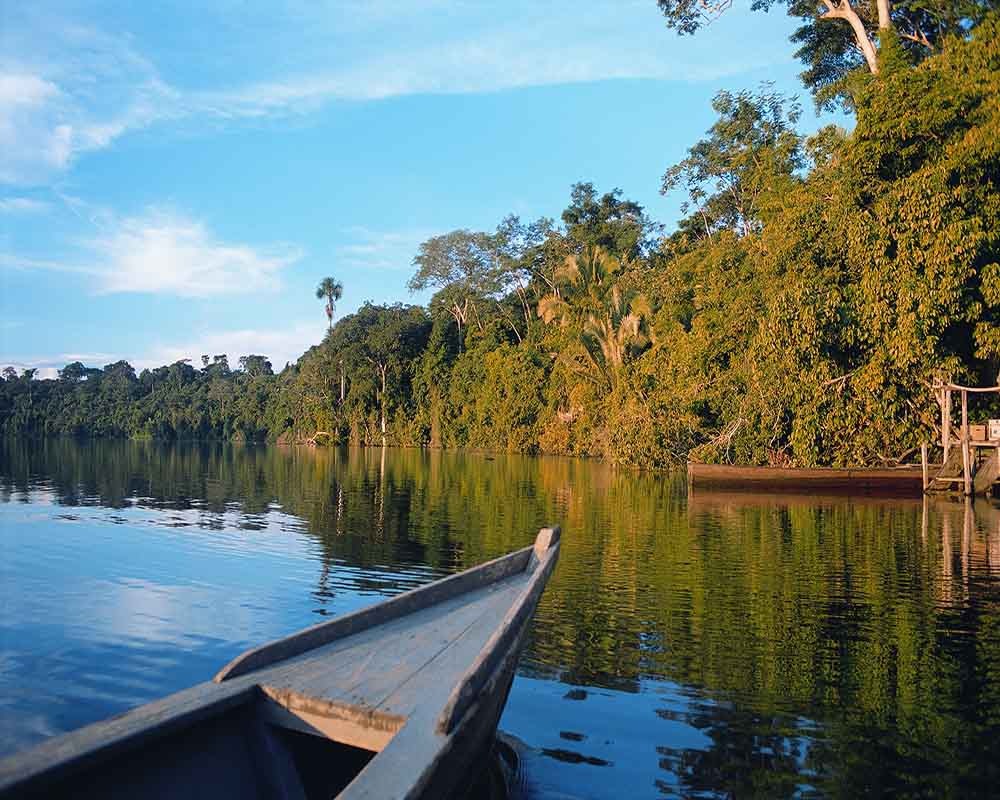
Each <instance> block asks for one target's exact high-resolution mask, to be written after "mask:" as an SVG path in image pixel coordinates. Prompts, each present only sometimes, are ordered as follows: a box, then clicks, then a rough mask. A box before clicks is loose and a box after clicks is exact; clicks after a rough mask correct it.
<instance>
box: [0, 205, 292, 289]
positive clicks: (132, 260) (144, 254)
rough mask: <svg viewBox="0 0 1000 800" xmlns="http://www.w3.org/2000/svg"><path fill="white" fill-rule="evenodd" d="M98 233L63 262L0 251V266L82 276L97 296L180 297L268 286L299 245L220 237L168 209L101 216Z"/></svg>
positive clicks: (273, 285)
mask: <svg viewBox="0 0 1000 800" xmlns="http://www.w3.org/2000/svg"><path fill="white" fill-rule="evenodd" d="M99 222H100V225H101V228H102V232H101V233H100V234H98V235H97V236H94V237H91V238H88V239H84V240H82V241H81V242H79V246H80V247H79V251H78V252H77V253H76V254H74V255H72V256H70V257H67V258H65V259H39V258H31V257H26V256H20V255H16V254H10V253H0V267H3V268H5V269H14V270H37V271H45V272H65V273H75V274H79V275H82V276H86V277H88V278H89V279H90V280H91V286H92V289H93V291H94V292H95V293H97V294H115V293H144V294H167V295H175V296H180V297H207V296H211V295H227V294H244V293H248V292H258V291H262V290H271V289H275V288H277V287H278V286H279V285H280V273H281V271H282V270H284V269H285V268H286V267H288V266H289V265H291V264H293V263H295V262H296V261H298V260H299V259H300V258H301V255H302V254H301V252H300V251H299V249H298V248H296V247H294V246H291V245H278V246H272V247H268V248H258V247H252V246H250V245H247V244H235V243H232V242H226V241H223V240H221V239H219V238H218V237H217V236H216V235H215V234H213V233H212V232H211V231H210V230H209V229H208V227H207V226H206V225H205V224H204V223H203V222H201V221H199V220H196V219H193V218H191V217H190V216H188V215H186V214H184V213H182V212H179V211H175V210H169V209H156V208H154V209H149V210H148V211H147V212H146V213H144V214H142V215H140V216H137V217H125V218H121V219H119V218H116V217H113V216H111V215H109V214H106V215H105V216H104V217H102V218H101V219H100V220H99Z"/></svg>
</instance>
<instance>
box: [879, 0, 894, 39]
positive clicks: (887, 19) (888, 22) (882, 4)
mask: <svg viewBox="0 0 1000 800" xmlns="http://www.w3.org/2000/svg"><path fill="white" fill-rule="evenodd" d="M876 4H877V6H878V28H879V30H880V31H884V30H888V29H889V28H891V27H892V17H891V16H890V12H891V11H892V5H891V3H890V0H877V3H876Z"/></svg>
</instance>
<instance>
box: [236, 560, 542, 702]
mask: <svg viewBox="0 0 1000 800" xmlns="http://www.w3.org/2000/svg"><path fill="white" fill-rule="evenodd" d="M529 580H530V574H529V573H518V574H517V575H514V576H511V577H509V578H506V579H504V580H502V581H499V582H497V583H495V584H491V585H489V586H486V587H484V588H482V589H479V590H476V591H475V592H470V593H468V594H466V595H462V596H461V597H458V598H453V599H452V600H449V601H446V602H444V603H439V604H436V605H434V606H430V607H428V608H426V609H423V610H422V611H419V612H417V613H415V614H412V615H409V616H408V617H406V618H405V619H401V620H396V621H393V622H391V623H387V624H385V625H381V626H379V627H378V628H374V629H370V630H368V631H364V632H361V633H359V634H356V635H355V636H351V637H349V638H347V639H343V640H339V641H337V642H333V643H331V644H329V645H326V646H324V647H321V648H317V649H316V650H314V651H311V652H310V653H308V654H305V655H303V656H299V657H297V658H295V659H292V660H291V661H289V662H285V663H282V664H280V665H275V666H273V667H267V668H264V669H262V670H260V671H258V672H255V673H254V675H253V677H254V678H255V679H256V681H257V682H258V683H259V684H260V685H261V686H262V688H263V689H264V691H265V692H266V693H267V694H268V696H270V697H271V698H272V699H275V700H277V701H278V702H280V703H282V704H283V705H286V706H287V707H290V708H295V707H302V708H307V709H308V710H310V711H312V712H314V713H322V708H323V704H324V703H328V704H330V706H331V708H338V709H343V707H345V706H350V707H354V708H356V709H357V710H358V712H361V713H364V712H368V711H376V710H377V711H379V712H382V713H383V714H384V715H388V716H391V717H397V718H405V717H407V716H408V715H409V714H410V713H411V712H412V710H413V708H414V707H415V706H416V704H417V703H416V701H417V699H418V697H417V696H412V695H411V696H410V700H409V701H408V702H404V701H402V700H400V699H397V700H396V701H394V702H393V703H392V705H391V710H385V709H384V708H382V706H384V705H385V704H384V701H385V700H386V699H388V698H389V697H390V696H393V695H394V694H395V693H396V692H397V691H398V690H399V689H400V688H401V687H402V686H404V685H405V684H407V683H408V682H410V681H411V680H412V679H413V677H414V676H415V675H417V674H418V673H420V672H421V671H425V670H430V671H432V672H433V673H434V674H435V681H432V682H436V683H437V684H439V685H441V686H442V687H443V688H444V689H445V697H446V696H447V690H448V689H450V688H451V686H452V685H453V683H454V681H455V679H457V678H458V677H460V676H461V675H462V673H463V672H464V671H465V670H466V669H468V667H469V666H470V665H471V664H472V662H473V661H474V660H475V658H476V656H477V655H478V654H479V652H480V651H481V649H482V647H483V645H484V644H485V643H486V641H487V639H488V638H489V636H490V634H491V633H492V631H493V630H494V629H495V628H496V624H497V622H498V621H499V620H500V619H501V618H502V617H503V615H504V614H505V613H506V611H507V610H508V609H509V608H510V606H511V604H512V602H514V600H515V598H516V597H517V596H518V594H519V593H520V592H522V591H523V590H524V588H525V586H526V585H527V583H528V581H529ZM445 654H447V657H446V658H443V656H444V655H445ZM444 666H446V667H447V668H446V669H444V670H443V669H442V667H444ZM403 696H406V695H405V693H404V694H403ZM422 699H426V698H422Z"/></svg>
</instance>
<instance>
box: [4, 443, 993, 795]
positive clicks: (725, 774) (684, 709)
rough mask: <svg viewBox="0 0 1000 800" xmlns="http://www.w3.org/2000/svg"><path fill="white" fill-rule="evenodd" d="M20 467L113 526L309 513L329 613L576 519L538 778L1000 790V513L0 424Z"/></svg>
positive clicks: (937, 791)
mask: <svg viewBox="0 0 1000 800" xmlns="http://www.w3.org/2000/svg"><path fill="white" fill-rule="evenodd" d="M0 465H2V471H0V493H2V496H0V499H2V500H3V501H6V502H11V503H18V502H26V503H30V502H32V497H33V493H37V492H38V491H39V490H40V488H44V489H45V490H46V491H48V492H51V493H52V495H53V496H54V497H55V499H56V502H57V503H59V504H60V505H62V506H69V507H77V509H78V510H77V511H75V512H73V513H81V514H82V513H84V510H86V509H87V508H93V509H96V510H101V509H104V511H103V512H102V513H104V514H105V516H104V520H105V521H107V522H118V523H120V522H122V520H123V519H125V516H123V515H125V514H127V511H126V510H127V509H146V510H148V511H149V512H150V514H151V515H153V516H152V517H151V518H153V519H155V520H157V521H158V522H157V524H178V525H191V526H194V527H196V528H200V529H204V530H206V531H213V530H222V529H224V528H228V527H232V526H233V525H235V526H237V527H238V528H239V530H241V531H244V532H245V534H246V536H247V539H246V546H247V547H252V546H253V541H254V540H253V538H252V537H253V535H254V532H255V531H259V530H262V529H264V528H268V529H270V528H269V526H273V525H275V524H276V522H275V520H277V519H279V517H280V518H281V519H285V518H287V517H292V518H295V519H296V520H300V521H301V523H296V526H295V531H290V535H291V534H292V533H295V534H296V535H298V534H302V535H305V536H308V537H309V538H310V540H311V542H312V545H313V546H314V550H315V553H316V558H317V560H318V562H319V569H318V571H317V579H316V583H315V585H314V586H311V587H310V588H309V590H308V594H307V596H306V597H304V598H303V608H306V607H308V609H309V611H311V612H313V613H317V612H318V613H340V610H341V609H342V605H341V603H342V601H343V600H344V598H345V596H346V595H351V596H353V595H355V594H358V593H363V594H366V595H367V594H370V593H377V594H391V593H394V592H398V591H402V590H404V589H406V588H409V587H410V586H412V585H413V583H414V581H416V580H429V579H431V578H433V577H434V576H436V575H441V574H444V573H447V572H451V571H454V570H458V569H462V568H465V567H467V566H471V565H473V564H475V563H479V562H482V561H484V560H486V559H488V558H492V557H494V556H497V555H499V554H501V553H503V552H507V551H509V550H511V549H514V548H516V547H520V546H523V545H525V544H527V543H529V542H530V541H531V539H532V537H533V535H534V532H535V531H536V530H537V529H538V528H539V527H540V526H541V525H543V524H545V523H547V522H550V521H554V522H558V523H560V524H561V525H562V526H563V530H564V539H563V553H562V557H561V562H560V566H559V568H558V570H557V572H556V574H555V575H554V577H553V580H552V582H551V584H550V586H549V588H548V590H547V592H546V594H545V596H544V598H543V601H542V604H541V606H540V607H539V610H538V614H537V618H536V623H535V626H534V628H533V632H532V636H531V639H530V641H529V644H528V647H527V650H526V652H525V656H524V658H523V659H522V663H521V669H520V673H519V674H520V677H519V679H518V681H517V682H516V683H515V686H514V690H513V692H512V695H511V701H510V706H509V709H508V713H507V715H506V716H505V719H504V723H503V724H504V727H505V728H507V729H508V730H511V732H512V733H514V734H516V735H517V736H519V737H520V738H521V739H522V740H524V742H525V746H526V747H527V748H529V749H530V750H531V752H532V753H533V754H534V755H533V756H531V757H530V758H529V766H530V768H531V769H532V770H535V771H536V772H535V774H534V776H533V779H534V782H535V784H536V785H537V786H549V787H552V786H553V785H554V784H555V783H558V786H559V787H560V789H559V790H560V791H563V792H565V793H566V794H569V795H572V796H580V797H591V796H594V797H596V796H608V795H607V793H608V792H614V793H615V796H630V797H631V796H649V795H650V794H653V795H656V794H660V795H662V794H666V795H682V796H692V797H700V796H728V797H791V796H808V795H810V794H821V795H825V796H826V795H832V796H843V797H848V796H851V797H853V796H861V795H870V794H898V795H908V796H953V797H968V796H974V795H988V794H990V793H991V792H992V791H993V790H994V787H995V786H998V785H1000V767H998V765H1000V736H998V735H997V734H998V733H1000V590H998V587H1000V512H998V511H997V510H996V509H995V508H993V507H992V506H987V505H984V504H982V503H979V504H977V506H976V507H975V508H972V507H968V506H964V505H962V504H952V503H947V502H936V503H933V504H929V505H928V504H923V503H921V502H920V501H889V500H875V499H864V498H861V499H858V498H855V499H843V498H822V497H811V496H810V497H795V496H791V497H789V496H785V497H780V496H779V497H774V496H772V497H766V496H763V497H762V496H752V495H751V496H747V495H732V494H706V495H694V496H692V497H691V498H689V497H688V494H687V487H686V484H685V482H684V480H683V479H682V478H671V477H667V476H661V475H640V474H634V473H629V472H618V471H615V470H613V469H611V468H609V467H606V466H603V465H600V464H595V463H590V462H584V461H573V460H568V459H555V458H551V459H550V458H540V459H531V458H522V457H507V456H496V457H492V456H491V457H486V456H481V455H477V454H454V453H442V452H437V451H418V450H382V449H371V450H324V449H305V448H301V449H300V448H279V447H260V448H254V447H241V446H235V445H212V446H198V445H175V446H164V445H159V444H154V443H148V442H133V443H120V442H119V443H89V444H88V443H74V442H69V441H44V442H30V443H24V442H4V443H2V444H0ZM108 509H111V510H112V511H110V512H109V511H107V510H108ZM64 511H65V509H64ZM114 515H117V518H115V519H113V518H112V517H113V516H114ZM281 515H285V516H281ZM234 519H235V520H236V522H234V521H233V520H234ZM281 524H285V523H281ZM345 593H346V595H345ZM307 621H308V620H307ZM665 693H667V694H669V695H670V697H671V698H672V699H671V702H670V703H669V704H665V703H664V702H663V700H662V698H663V697H664V696H665ZM563 734H566V735H563ZM546 770H548V771H549V772H548V773H546ZM530 778H532V776H530V775H529V779H530Z"/></svg>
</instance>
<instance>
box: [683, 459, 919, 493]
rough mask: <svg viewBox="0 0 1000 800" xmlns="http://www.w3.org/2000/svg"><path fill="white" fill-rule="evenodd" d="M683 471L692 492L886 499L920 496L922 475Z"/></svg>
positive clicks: (726, 468) (691, 467)
mask: <svg viewBox="0 0 1000 800" xmlns="http://www.w3.org/2000/svg"><path fill="white" fill-rule="evenodd" d="M687 472H688V485H689V486H691V487H692V488H694V489H722V490H727V491H750V492H787V493H800V494H816V493H826V494H839V495H850V494H858V495H882V496H889V497H920V496H922V495H923V493H924V484H923V472H922V470H921V468H920V467H919V466H916V467H909V466H904V467H891V468H885V469H828V468H816V469H797V468H790V467H741V466H736V465H732V464H696V463H694V462H688V465H687Z"/></svg>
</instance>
